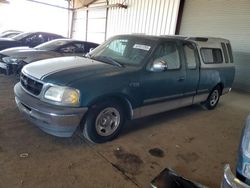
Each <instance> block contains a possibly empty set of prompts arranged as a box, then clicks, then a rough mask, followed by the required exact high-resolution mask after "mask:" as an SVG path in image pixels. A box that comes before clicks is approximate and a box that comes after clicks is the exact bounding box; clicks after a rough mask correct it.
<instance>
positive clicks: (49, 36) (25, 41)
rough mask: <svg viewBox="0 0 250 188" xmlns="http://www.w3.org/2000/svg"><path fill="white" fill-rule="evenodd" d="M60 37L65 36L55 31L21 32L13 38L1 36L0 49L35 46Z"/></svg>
mask: <svg viewBox="0 0 250 188" xmlns="http://www.w3.org/2000/svg"><path fill="white" fill-rule="evenodd" d="M58 38H64V37H63V36H61V35H57V34H53V33H45V32H26V33H21V34H19V35H16V36H14V37H12V38H0V50H4V49H6V48H11V47H18V46H29V47H35V46H37V45H39V44H42V43H44V42H47V41H50V40H54V39H58Z"/></svg>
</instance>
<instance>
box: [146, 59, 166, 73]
mask: <svg viewBox="0 0 250 188" xmlns="http://www.w3.org/2000/svg"><path fill="white" fill-rule="evenodd" d="M167 69H168V65H167V63H166V62H165V61H163V60H155V61H154V62H153V64H152V66H151V68H150V71H152V72H164V71H166V70H167Z"/></svg>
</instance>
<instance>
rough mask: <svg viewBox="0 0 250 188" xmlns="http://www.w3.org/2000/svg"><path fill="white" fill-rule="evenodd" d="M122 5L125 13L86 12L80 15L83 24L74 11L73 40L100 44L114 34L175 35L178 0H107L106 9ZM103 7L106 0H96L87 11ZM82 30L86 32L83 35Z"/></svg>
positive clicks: (113, 8)
mask: <svg viewBox="0 0 250 188" xmlns="http://www.w3.org/2000/svg"><path fill="white" fill-rule="evenodd" d="M123 2H125V4H126V5H128V8H127V9H124V8H118V7H112V8H109V9H108V13H107V12H106V9H93V10H92V9H90V10H89V11H88V13H87V12H86V11H83V12H85V21H84V20H83V19H84V16H83V15H82V16H78V15H81V14H80V13H78V12H80V10H77V11H76V12H77V13H76V14H75V16H74V21H73V38H78V39H84V40H89V41H94V42H103V41H104V40H105V39H106V38H109V37H111V36H113V35H117V34H130V33H144V34H150V35H168V34H174V33H175V28H176V22H177V17H178V11H179V4H180V0H155V1H153V0H126V1H124V0H109V5H114V4H117V3H123ZM106 3H107V1H106V0H99V1H96V2H95V3H93V4H91V5H90V7H96V6H100V5H105V4H106ZM86 15H88V19H87V22H88V23H87V28H84V26H86ZM107 15H108V16H107ZM106 17H107V23H106V22H105V20H106ZM106 26H107V28H106ZM78 28H80V29H79V30H78ZM82 29H85V30H86V29H87V35H86V31H83V30H82ZM105 31H106V33H105ZM86 36H87V37H86Z"/></svg>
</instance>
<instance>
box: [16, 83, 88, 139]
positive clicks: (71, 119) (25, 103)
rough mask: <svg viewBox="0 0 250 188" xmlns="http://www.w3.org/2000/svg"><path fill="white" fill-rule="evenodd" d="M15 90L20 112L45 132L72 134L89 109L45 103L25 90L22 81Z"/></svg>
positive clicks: (63, 134) (60, 134)
mask: <svg viewBox="0 0 250 188" xmlns="http://www.w3.org/2000/svg"><path fill="white" fill-rule="evenodd" d="M14 92H15V100H16V104H17V107H18V109H19V110H20V112H21V113H22V114H23V115H24V116H25V117H26V118H27V119H28V120H29V121H31V122H32V123H33V124H35V125H36V126H38V127H39V128H40V129H42V130H43V131H44V132H46V133H48V134H51V135H54V136H59V137H70V136H72V135H73V133H74V132H75V130H76V128H77V127H78V126H79V124H80V122H81V119H82V117H83V116H84V114H85V113H86V112H87V110H88V108H71V107H61V106H56V105H52V104H48V103H45V102H43V101H41V100H39V99H37V98H35V97H33V96H31V95H29V94H28V93H27V92H25V91H24V89H23V88H22V87H21V84H20V82H19V83H17V84H16V85H15V87H14Z"/></svg>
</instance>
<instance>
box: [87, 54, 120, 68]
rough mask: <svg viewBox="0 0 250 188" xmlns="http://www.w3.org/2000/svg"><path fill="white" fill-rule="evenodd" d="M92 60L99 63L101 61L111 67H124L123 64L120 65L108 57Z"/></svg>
mask: <svg viewBox="0 0 250 188" xmlns="http://www.w3.org/2000/svg"><path fill="white" fill-rule="evenodd" d="M90 58H91V59H94V60H97V61H101V62H104V63H108V64H111V65H115V66H118V67H123V65H122V64H121V63H119V62H118V61H116V60H114V59H113V58H112V57H108V56H95V57H91V56H90Z"/></svg>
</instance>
